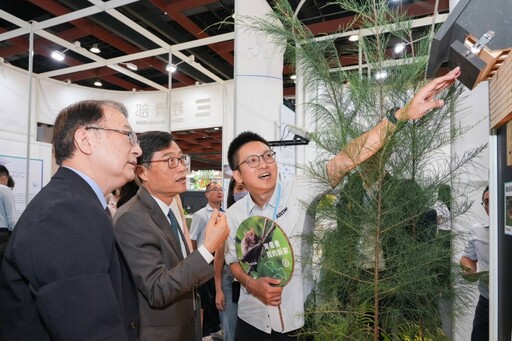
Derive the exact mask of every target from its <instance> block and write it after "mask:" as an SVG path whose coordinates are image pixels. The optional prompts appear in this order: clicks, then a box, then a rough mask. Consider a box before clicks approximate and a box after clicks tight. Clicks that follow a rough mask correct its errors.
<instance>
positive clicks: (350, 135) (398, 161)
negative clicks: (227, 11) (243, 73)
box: [237, 0, 483, 340]
mask: <svg viewBox="0 0 512 341" xmlns="http://www.w3.org/2000/svg"><path fill="white" fill-rule="evenodd" d="M330 6H340V7H341V8H343V9H344V10H347V11H351V12H353V13H355V19H354V21H353V23H352V24H351V25H355V24H357V25H358V28H360V29H362V30H365V32H367V33H368V34H367V35H363V36H361V37H360V39H359V41H358V45H354V52H355V53H357V52H358V50H357V48H359V49H360V51H361V55H362V59H363V64H365V67H360V68H356V69H355V70H348V69H345V68H343V65H341V63H340V58H339V51H338V48H337V46H338V45H337V39H340V38H339V37H336V36H330V37H322V39H315V37H314V36H313V34H312V33H311V32H310V31H309V30H308V28H307V27H306V26H305V25H304V24H303V23H301V21H300V20H299V19H298V18H297V17H296V16H294V13H293V10H292V8H291V7H290V5H289V3H288V1H286V0H277V1H275V3H274V11H275V12H274V14H272V15H271V16H269V17H267V18H264V19H254V18H238V17H237V21H238V22H239V23H242V25H243V26H245V27H247V28H248V29H256V30H259V31H262V32H265V33H266V34H267V35H269V36H271V37H273V38H274V40H275V42H277V43H279V44H282V46H283V49H284V50H285V51H286V52H285V57H286V60H287V62H288V63H289V64H290V65H294V66H296V72H297V73H298V77H300V78H302V80H303V84H304V85H305V91H306V92H311V93H318V94H319V95H318V96H317V97H315V98H314V99H313V100H312V101H310V102H308V103H305V104H304V105H306V106H307V112H308V115H309V117H310V118H312V121H314V122H315V124H316V127H315V131H314V132H312V133H311V139H312V140H313V141H314V143H315V145H316V147H317V148H318V151H319V152H318V154H319V160H318V162H313V163H311V164H309V165H307V166H305V168H306V169H307V171H308V172H311V174H313V175H314V176H315V177H316V178H317V179H318V181H324V182H328V180H327V179H326V178H325V175H324V171H323V167H322V166H321V165H323V164H324V162H325V160H326V159H327V158H329V157H331V156H333V155H336V154H337V153H338V151H340V150H342V149H343V148H344V147H345V146H346V145H347V144H348V142H350V141H351V140H353V139H354V138H356V137H358V136H359V135H361V134H362V133H363V132H364V131H366V130H368V129H369V128H370V127H372V126H374V125H376V124H377V123H378V122H379V121H380V120H382V119H383V118H384V117H385V115H386V112H387V111H388V110H391V109H393V108H395V107H404V106H405V105H406V103H407V101H408V100H409V99H410V98H412V95H413V94H414V93H415V92H416V91H417V90H418V89H419V88H420V87H421V86H422V85H423V84H424V83H425V79H424V77H425V69H426V62H427V55H428V46H429V37H431V33H432V32H431V31H429V30H427V31H425V32H424V33H421V34H418V33H416V32H413V30H412V28H411V26H410V21H408V20H407V18H405V17H404V16H403V15H402V14H401V13H400V12H399V11H398V10H397V9H396V8H392V7H390V6H389V4H388V1H377V0H373V1H356V0H337V1H335V2H333V3H331V4H330ZM276 19H277V20H276ZM351 25H349V26H347V27H344V28H342V30H341V31H340V34H341V33H343V32H344V31H347V30H350V29H352V26H351ZM341 39H346V37H345V38H341ZM393 40H398V41H402V42H404V43H406V44H408V45H409V48H408V49H407V50H406V51H407V52H406V53H405V55H403V56H402V57H401V58H400V60H396V59H394V57H393V56H392V54H390V53H389V51H388V45H389V44H388V43H389V42H390V41H393ZM384 71H385V72H386V73H387V77H386V78H383V77H380V79H376V77H375V76H376V75H377V74H378V73H379V72H384ZM460 93H461V88H460V86H454V87H452V88H450V89H448V90H447V91H445V92H444V93H443V94H442V98H443V99H444V101H445V106H444V107H443V108H441V109H437V110H433V111H432V112H431V113H429V114H428V115H427V116H425V117H424V118H423V119H421V120H419V121H416V122H402V123H400V127H399V129H398V130H397V131H395V133H394V134H389V135H388V139H387V141H386V143H385V146H384V147H383V148H382V150H380V151H379V152H378V153H377V154H376V155H374V156H373V157H372V158H371V159H370V160H368V161H366V162H365V163H364V164H362V165H361V166H360V167H358V168H357V169H355V170H354V171H353V172H351V173H350V174H347V175H346V176H345V177H344V179H343V181H342V182H341V183H340V184H339V185H338V186H337V187H336V188H335V190H334V191H333V192H331V193H328V194H327V195H325V196H324V197H323V198H322V199H321V200H320V201H319V202H318V204H317V205H315V206H314V207H312V208H311V209H313V210H314V211H315V214H316V219H317V225H318V226H324V228H317V230H316V231H315V234H314V235H312V236H307V238H309V240H310V242H311V243H313V244H314V245H315V247H316V248H318V249H319V250H320V254H321V257H320V259H319V260H317V262H315V267H317V268H319V269H320V279H319V281H318V283H317V286H316V290H315V294H316V295H315V299H314V300H312V301H311V302H310V304H309V306H308V309H307V321H308V326H307V327H308V328H307V331H306V334H308V335H313V336H314V337H315V340H434V339H442V338H441V334H442V333H441V331H440V330H441V329H440V325H441V323H440V313H439V307H438V305H439V298H440V297H453V298H454V299H455V303H456V304H455V305H454V307H455V312H454V313H455V314H456V313H457V307H458V306H460V305H464V303H465V302H466V301H467V297H466V296H465V295H466V294H465V293H466V290H465V289H466V288H465V287H464V286H463V285H455V284H456V283H455V279H456V278H459V277H458V276H457V274H456V272H457V269H458V267H457V266H455V265H454V264H452V262H451V250H450V242H451V238H453V234H440V233H439V232H438V231H436V223H435V211H433V210H432V207H433V204H434V201H435V200H436V199H437V190H438V188H439V186H441V185H442V184H446V183H453V182H454V181H457V182H462V181H463V180H464V172H466V171H467V169H468V167H471V165H472V161H473V160H474V159H475V157H477V156H478V154H479V152H480V151H481V150H482V148H483V146H482V147H481V148H478V149H477V150H471V151H469V152H467V153H466V154H464V155H462V156H461V157H459V158H455V157H452V158H451V160H449V162H450V165H446V157H445V156H442V154H443V152H442V151H443V147H445V146H447V145H449V144H450V143H452V142H453V141H454V140H455V139H457V138H458V137H459V136H460V135H461V134H462V133H463V132H465V131H466V129H467V127H460V126H459V127H456V126H455V124H454V123H453V122H454V121H455V119H454V117H455V114H456V111H455V108H456V101H457V99H458V97H459V95H460ZM458 115H460V112H459V113H458ZM319 165H320V166H319ZM465 209H467V205H466V204H465V203H463V204H459V205H458V206H457V207H452V216H457V215H458V214H461V213H463V212H464V210H465Z"/></svg>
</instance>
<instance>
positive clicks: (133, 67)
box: [123, 63, 139, 71]
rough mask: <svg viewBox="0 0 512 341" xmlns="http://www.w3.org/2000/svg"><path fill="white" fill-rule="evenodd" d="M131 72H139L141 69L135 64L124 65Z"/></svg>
mask: <svg viewBox="0 0 512 341" xmlns="http://www.w3.org/2000/svg"><path fill="white" fill-rule="evenodd" d="M123 64H124V65H126V67H127V68H128V69H130V70H133V71H137V70H138V69H139V67H138V66H137V65H135V64H133V63H123Z"/></svg>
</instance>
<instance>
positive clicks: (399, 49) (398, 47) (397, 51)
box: [393, 43, 405, 54]
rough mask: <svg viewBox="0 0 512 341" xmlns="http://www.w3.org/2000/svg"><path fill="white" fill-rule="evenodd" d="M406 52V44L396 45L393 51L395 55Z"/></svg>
mask: <svg viewBox="0 0 512 341" xmlns="http://www.w3.org/2000/svg"><path fill="white" fill-rule="evenodd" d="M404 50H405V44H404V43H398V44H396V45H395V47H394V49H393V51H395V54H400V53H402V52H404Z"/></svg>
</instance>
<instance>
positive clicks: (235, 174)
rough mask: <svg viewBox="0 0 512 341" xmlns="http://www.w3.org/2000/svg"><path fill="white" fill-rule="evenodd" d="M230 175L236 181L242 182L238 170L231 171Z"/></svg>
mask: <svg viewBox="0 0 512 341" xmlns="http://www.w3.org/2000/svg"><path fill="white" fill-rule="evenodd" d="M231 176H232V177H233V178H234V179H235V181H236V182H238V183H243V181H242V176H241V175H240V171H239V170H235V171H233V174H232V175H231Z"/></svg>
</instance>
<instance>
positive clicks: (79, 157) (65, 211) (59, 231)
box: [0, 100, 141, 341]
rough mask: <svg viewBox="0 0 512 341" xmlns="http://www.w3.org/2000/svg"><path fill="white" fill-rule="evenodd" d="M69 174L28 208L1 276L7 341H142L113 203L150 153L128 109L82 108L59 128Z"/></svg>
mask: <svg viewBox="0 0 512 341" xmlns="http://www.w3.org/2000/svg"><path fill="white" fill-rule="evenodd" d="M52 143H53V150H54V154H55V159H56V162H57V164H58V165H59V166H61V167H60V168H59V169H58V171H57V172H56V173H55V175H54V176H53V177H52V179H51V181H50V182H49V183H48V185H47V186H45V187H44V188H43V189H42V190H41V191H40V192H39V193H38V194H37V195H36V196H35V197H34V199H32V201H31V202H30V204H29V205H28V206H27V208H26V209H25V212H24V213H23V214H22V216H21V217H20V219H19V221H18V223H17V225H16V227H15V229H14V232H13V234H12V237H11V240H10V242H9V245H8V247H7V251H6V254H5V256H4V259H3V263H2V267H1V271H0V340H17V341H18V340H27V341H33V340H38V341H41V340H136V337H137V324H138V318H139V317H138V306H137V293H136V288H135V286H134V283H133V278H132V276H131V272H130V270H129V268H128V266H127V264H126V260H125V258H124V256H123V254H122V252H121V249H120V247H119V246H118V244H117V243H116V241H115V238H114V233H113V228H112V220H111V217H110V216H109V215H107V212H106V211H105V208H106V205H107V203H106V201H105V196H106V195H107V194H108V193H110V192H112V191H113V190H114V189H116V188H119V187H121V186H122V185H123V184H124V183H126V182H127V181H130V180H132V179H133V178H134V168H135V166H136V158H137V156H139V155H140V154H141V149H140V147H139V145H138V142H137V136H136V135H135V133H134V132H133V131H132V129H131V127H130V125H129V123H128V120H127V112H126V108H125V107H124V106H123V105H122V104H120V103H117V102H111V101H92V100H91V101H82V102H78V103H75V104H72V105H70V106H69V107H67V108H65V109H64V110H62V111H61V112H60V113H59V115H58V116H57V119H56V121H55V126H54V134H53V139H52Z"/></svg>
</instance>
